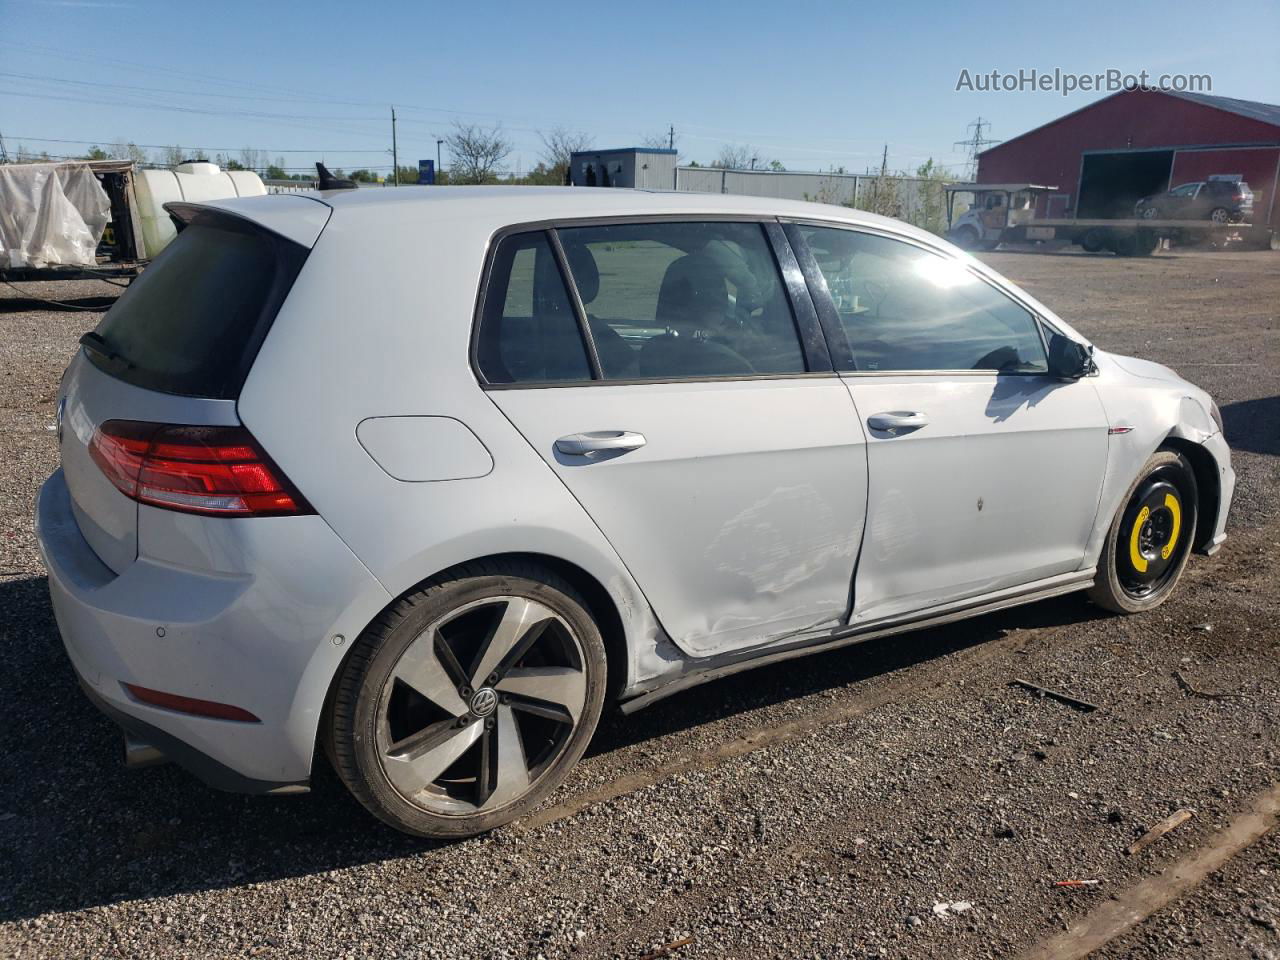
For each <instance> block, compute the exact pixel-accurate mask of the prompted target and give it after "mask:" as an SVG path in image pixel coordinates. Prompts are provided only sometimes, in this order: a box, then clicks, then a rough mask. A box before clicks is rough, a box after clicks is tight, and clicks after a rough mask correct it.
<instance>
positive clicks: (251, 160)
mask: <svg viewBox="0 0 1280 960" xmlns="http://www.w3.org/2000/svg"><path fill="white" fill-rule="evenodd" d="M240 165H241V166H242V167H244V168H245V169H246V170H265V169H266V166H267V155H266V152H265V151H262V150H255V149H253V148H252V147H245V148H244V149H243V150H241V151H240Z"/></svg>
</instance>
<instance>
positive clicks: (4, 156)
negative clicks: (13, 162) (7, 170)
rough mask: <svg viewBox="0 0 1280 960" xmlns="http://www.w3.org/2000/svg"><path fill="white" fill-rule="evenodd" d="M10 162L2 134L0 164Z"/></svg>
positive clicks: (0, 136) (0, 134) (0, 137)
mask: <svg viewBox="0 0 1280 960" xmlns="http://www.w3.org/2000/svg"><path fill="white" fill-rule="evenodd" d="M8 162H9V151H8V150H6V149H5V148H4V134H2V133H0V163H8Z"/></svg>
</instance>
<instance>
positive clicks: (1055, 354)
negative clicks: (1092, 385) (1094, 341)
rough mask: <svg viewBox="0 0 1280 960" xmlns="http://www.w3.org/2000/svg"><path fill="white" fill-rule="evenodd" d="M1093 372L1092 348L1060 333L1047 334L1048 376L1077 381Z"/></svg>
mask: <svg viewBox="0 0 1280 960" xmlns="http://www.w3.org/2000/svg"><path fill="white" fill-rule="evenodd" d="M1092 372H1093V347H1091V346H1086V345H1085V344H1083V343H1078V342H1077V341H1075V340H1072V339H1071V338H1070V337H1064V336H1063V335H1062V334H1060V333H1050V334H1049V376H1051V377H1056V378H1057V379H1059V380H1079V379H1080V378H1081V377H1087V376H1088V375H1089V374H1090V373H1092Z"/></svg>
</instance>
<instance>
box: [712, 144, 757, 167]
mask: <svg viewBox="0 0 1280 960" xmlns="http://www.w3.org/2000/svg"><path fill="white" fill-rule="evenodd" d="M756 159H758V158H757V157H756V151H755V149H754V148H753V147H749V146H747V145H746V144H745V143H726V144H725V145H724V146H723V147H721V148H720V152H719V153H718V154H717V155H716V159H715V162H714V163H712V164H711V166H713V167H719V168H721V169H723V170H746V169H748V168H749V167H750V166H751V162H752V161H753V160H756Z"/></svg>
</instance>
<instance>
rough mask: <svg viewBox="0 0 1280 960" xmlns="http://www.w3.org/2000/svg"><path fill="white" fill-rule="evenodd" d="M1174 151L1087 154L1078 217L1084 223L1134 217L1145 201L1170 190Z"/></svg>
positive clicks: (1081, 182) (1081, 175)
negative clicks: (1142, 200)
mask: <svg viewBox="0 0 1280 960" xmlns="http://www.w3.org/2000/svg"><path fill="white" fill-rule="evenodd" d="M1172 168H1173V151H1172V150H1132V151H1124V152H1116V153H1086V154H1085V155H1084V161H1083V166H1082V169H1081V172H1080V203H1079V205H1078V206H1077V208H1076V216H1078V217H1081V218H1084V219H1098V218H1107V219H1110V218H1117V217H1132V216H1133V205H1134V204H1135V203H1137V202H1138V200H1140V199H1141V198H1142V197H1146V196H1150V195H1151V194H1153V193H1160V192H1161V191H1163V190H1167V189H1168V188H1169V172H1170V170H1171V169H1172Z"/></svg>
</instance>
